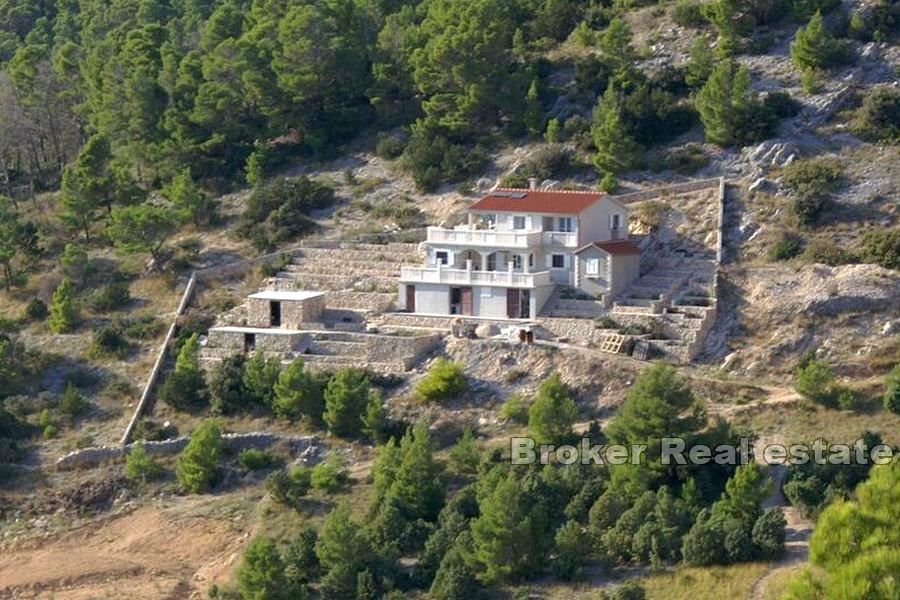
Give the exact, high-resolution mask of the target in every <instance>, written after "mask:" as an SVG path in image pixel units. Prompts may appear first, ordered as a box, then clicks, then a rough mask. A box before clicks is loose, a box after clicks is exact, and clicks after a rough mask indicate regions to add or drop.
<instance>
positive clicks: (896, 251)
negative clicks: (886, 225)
mask: <svg viewBox="0 0 900 600" xmlns="http://www.w3.org/2000/svg"><path fill="white" fill-rule="evenodd" d="M859 256H860V258H861V259H862V260H863V262H867V263H875V264H876V265H881V266H882V267H884V268H885V269H900V228H896V229H878V230H875V231H870V232H869V233H867V234H866V235H865V236H863V239H862V243H861V244H860V249H859Z"/></svg>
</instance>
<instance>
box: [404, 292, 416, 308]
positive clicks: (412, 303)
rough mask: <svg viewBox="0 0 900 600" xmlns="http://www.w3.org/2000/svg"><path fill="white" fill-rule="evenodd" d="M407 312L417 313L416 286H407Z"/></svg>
mask: <svg viewBox="0 0 900 600" xmlns="http://www.w3.org/2000/svg"><path fill="white" fill-rule="evenodd" d="M406 312H411V313H414V312H416V286H414V285H408V286H406Z"/></svg>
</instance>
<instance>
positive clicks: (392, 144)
mask: <svg viewBox="0 0 900 600" xmlns="http://www.w3.org/2000/svg"><path fill="white" fill-rule="evenodd" d="M404 145H405V144H404V141H403V140H402V139H400V138H399V137H397V136H395V135H388V134H386V133H381V134H379V135H378V140H377V141H376V142H375V154H376V155H378V156H380V157H381V158H387V159H394V158H399V157H400V155H401V154H403V147H404Z"/></svg>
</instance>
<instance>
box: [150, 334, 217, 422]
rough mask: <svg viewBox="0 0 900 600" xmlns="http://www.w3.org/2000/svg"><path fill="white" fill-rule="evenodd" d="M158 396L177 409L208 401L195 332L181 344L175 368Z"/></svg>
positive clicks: (187, 408) (204, 403) (199, 405)
mask: <svg viewBox="0 0 900 600" xmlns="http://www.w3.org/2000/svg"><path fill="white" fill-rule="evenodd" d="M159 398H160V400H162V401H163V402H165V403H166V404H168V405H169V406H171V407H172V408H175V409H178V410H192V409H197V408H200V407H202V406H205V405H206V404H207V403H208V402H209V390H208V389H207V386H206V375H205V374H204V371H203V370H202V369H201V368H200V341H199V336H198V335H197V334H196V333H195V334H193V335H192V336H190V337H189V338H188V339H187V340H186V341H185V343H184V344H183V345H182V346H181V350H180V351H179V352H178V358H177V359H176V360H175V370H174V371H172V373H170V374H169V376H168V377H167V378H166V380H165V382H164V383H163V385H162V388H161V389H160V390H159Z"/></svg>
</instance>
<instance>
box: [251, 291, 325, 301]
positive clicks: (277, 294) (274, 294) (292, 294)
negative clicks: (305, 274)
mask: <svg viewBox="0 0 900 600" xmlns="http://www.w3.org/2000/svg"><path fill="white" fill-rule="evenodd" d="M324 295H325V293H324V292H309V291H296V290H263V291H261V292H257V293H255V294H250V295H249V296H248V298H254V299H256V300H276V301H277V300H285V301H294V302H297V301H300V300H309V299H310V298H318V297H320V296H324Z"/></svg>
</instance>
